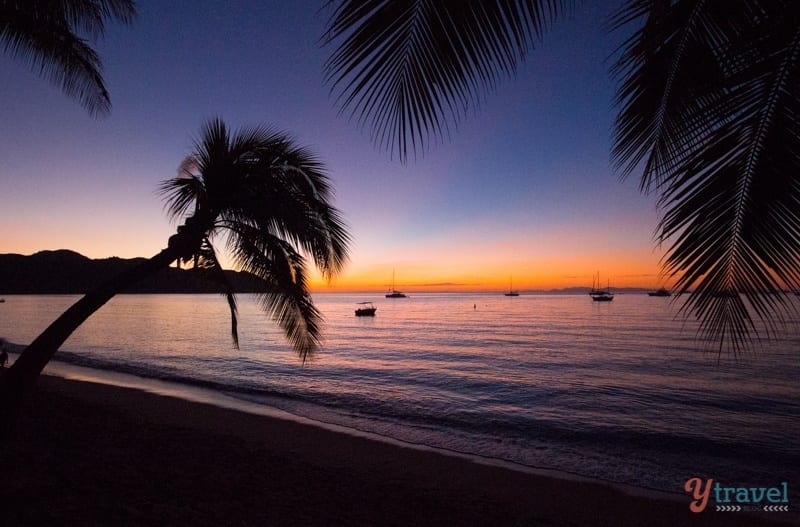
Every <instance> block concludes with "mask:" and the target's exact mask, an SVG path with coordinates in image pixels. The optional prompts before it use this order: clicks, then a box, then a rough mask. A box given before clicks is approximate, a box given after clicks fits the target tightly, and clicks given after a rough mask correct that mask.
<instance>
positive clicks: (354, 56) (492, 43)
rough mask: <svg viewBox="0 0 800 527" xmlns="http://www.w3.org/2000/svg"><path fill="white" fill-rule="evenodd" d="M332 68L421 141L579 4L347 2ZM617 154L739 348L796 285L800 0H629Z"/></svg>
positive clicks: (443, 128) (339, 84)
mask: <svg viewBox="0 0 800 527" xmlns="http://www.w3.org/2000/svg"><path fill="white" fill-rule="evenodd" d="M331 3H332V4H333V6H334V10H333V13H332V16H331V18H330V21H329V24H328V33H327V35H328V42H335V43H336V48H335V49H334V51H333V53H332V55H331V56H330V58H329V59H328V62H327V64H326V78H327V80H328V82H329V83H330V84H331V85H332V89H333V92H334V94H335V98H336V101H337V104H338V105H339V106H340V108H341V110H342V111H348V112H350V113H351V115H352V116H353V117H355V118H357V120H358V121H359V123H360V124H361V125H366V126H368V127H369V128H370V130H371V135H372V138H373V140H374V142H375V143H376V144H378V145H379V146H380V147H382V148H385V149H387V150H389V151H390V152H391V153H392V154H393V153H395V152H397V153H398V154H399V156H400V158H401V159H403V160H405V158H406V157H407V155H408V151H411V153H414V152H416V151H417V150H424V149H425V148H427V145H428V144H429V143H430V142H431V141H435V140H438V139H441V138H443V137H445V136H447V135H448V133H449V129H450V127H452V126H454V125H456V124H457V123H458V121H459V119H461V118H462V117H463V116H464V115H465V114H466V113H467V112H468V111H469V109H470V108H471V107H475V106H476V103H477V102H478V101H479V100H481V99H482V98H483V97H485V95H486V94H487V93H488V92H489V91H491V90H493V88H494V86H495V84H496V83H497V82H498V80H499V79H500V77H501V76H505V75H508V74H510V73H513V72H514V71H515V69H516V66H517V64H518V63H519V62H520V61H521V60H522V59H523V58H524V57H525V55H526V54H527V53H528V52H530V50H531V49H532V47H533V46H532V44H533V42H534V41H535V40H537V39H538V38H540V37H541V36H542V32H543V31H544V30H546V28H547V27H548V26H549V25H550V24H551V23H552V22H553V20H555V19H557V18H559V17H561V16H562V14H563V13H564V12H565V11H569V10H570V9H572V5H573V4H574V2H572V1H569V0H512V1H488V0H440V1H437V2H427V1H424V0H379V1H376V2H370V3H368V4H365V3H364V2H362V1H360V0H338V1H334V2H331ZM611 22H612V26H613V27H615V28H616V29H617V30H619V29H620V28H625V30H627V31H630V37H629V38H628V40H627V41H626V42H625V44H624V45H623V46H622V48H621V49H620V53H619V56H618V60H617V62H616V64H615V66H614V69H613V73H614V74H615V75H616V77H617V79H618V81H619V87H618V90H617V101H616V102H617V105H618V107H619V113H618V116H617V121H616V130H615V137H614V142H615V144H614V148H613V152H612V154H613V158H614V160H615V162H616V164H617V166H618V168H619V169H620V171H621V173H622V174H623V175H627V174H631V173H634V172H640V173H641V182H642V183H641V187H642V190H643V191H645V192H648V191H654V192H657V193H659V195H660V198H661V199H660V202H659V203H660V208H661V211H662V213H663V220H662V221H661V223H660V225H659V230H660V232H659V236H658V238H659V242H666V243H668V244H670V245H669V247H668V251H667V254H666V256H665V259H664V272H665V273H666V274H667V275H668V276H669V277H670V278H672V279H673V280H674V281H675V282H676V286H675V290H676V292H677V293H689V292H690V293H689V294H688V300H687V302H686V303H685V304H684V307H683V308H684V310H685V311H686V312H687V313H691V314H693V315H694V316H696V317H697V319H698V320H699V321H700V324H701V330H702V331H703V332H704V334H705V336H706V337H708V338H709V339H710V340H712V341H716V342H718V343H719V345H720V349H722V346H728V347H729V349H732V350H733V351H736V350H738V349H740V347H741V346H742V345H745V344H747V343H748V341H749V340H750V338H751V337H752V336H753V335H754V334H756V333H757V331H758V329H759V327H758V325H757V324H756V323H755V321H760V322H762V323H763V326H764V329H766V332H765V334H767V335H770V334H771V330H772V329H774V321H775V320H776V319H780V318H781V316H782V315H783V314H784V313H786V311H787V309H791V308H792V305H793V304H791V302H789V300H788V299H787V298H786V297H785V296H784V295H782V294H773V293H776V292H780V291H782V290H783V289H786V288H789V289H796V288H798V286H799V285H800V213H798V211H799V210H800V176H799V175H798V174H800V155H798V152H800V126H798V115H800V2H796V1H793V0H741V1H737V2H711V1H704V0H627V1H626V2H624V3H623V4H622V6H621V7H620V8H619V10H618V11H617V12H616V13H615V14H614V15H613V17H612V21H611Z"/></svg>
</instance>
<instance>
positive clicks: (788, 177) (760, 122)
mask: <svg viewBox="0 0 800 527" xmlns="http://www.w3.org/2000/svg"><path fill="white" fill-rule="evenodd" d="M643 17H644V18H645V21H644V22H643V23H641V28H640V29H639V30H638V31H637V32H636V33H635V34H634V35H633V37H631V39H630V40H629V41H628V42H627V43H626V45H625V47H624V50H623V52H622V54H621V56H620V59H619V61H618V62H617V65H616V73H617V75H618V76H619V77H620V78H621V85H620V89H619V92H618V102H619V104H620V105H621V110H620V113H619V116H618V119H617V132H616V138H615V147H614V156H615V158H616V160H617V162H618V164H619V166H620V167H621V168H622V170H623V173H625V174H629V173H631V172H633V171H635V170H639V169H641V170H642V183H641V184H642V188H643V189H645V190H657V191H658V192H659V193H660V194H661V200H660V205H661V207H663V210H664V216H663V220H662V222H661V224H660V226H659V230H660V232H659V239H660V240H661V241H668V240H669V242H670V243H671V245H670V248H669V252H668V254H667V255H666V257H665V262H664V264H665V271H666V272H667V273H669V274H670V275H672V276H673V277H676V278H677V283H676V288H677V289H678V291H679V292H686V291H688V290H690V289H693V292H692V294H691V295H690V296H689V299H688V301H687V302H686V304H685V305H684V309H685V310H687V311H688V312H691V313H694V314H695V315H696V316H697V317H698V318H699V319H700V321H701V322H702V331H703V333H704V334H705V335H706V336H707V337H710V338H713V339H714V340H716V341H718V342H719V345H720V349H722V347H723V346H726V345H727V346H729V348H730V349H733V350H734V351H736V350H738V349H740V348H741V346H742V345H744V344H746V343H747V342H748V340H749V339H750V337H751V336H752V335H754V334H758V330H759V327H758V326H759V325H760V326H762V327H763V329H764V330H765V333H766V335H767V336H769V335H770V334H771V332H772V330H773V329H774V321H775V320H780V317H781V315H782V314H783V313H784V312H785V309H786V307H787V306H789V305H791V304H789V303H788V302H787V301H786V299H785V297H784V296H783V295H782V294H774V293H781V292H782V290H783V288H785V287H791V288H796V287H797V286H798V284H799V283H800V177H798V170H799V169H800V157H799V156H800V126H798V125H799V122H798V117H799V116H800V97H799V96H800V93H798V88H800V68H798V59H800V4H798V3H796V2H791V1H786V2H782V1H772V0H771V1H769V2H761V1H744V0H741V1H736V2H703V1H685V0H684V1H678V2H655V1H646V0H640V1H635V2H629V3H628V5H627V6H626V7H625V8H624V9H622V10H621V11H620V12H619V13H618V15H617V17H616V20H615V22H616V24H617V26H621V25H624V24H628V23H630V22H632V21H639V20H640V19H641V18H643ZM753 315H755V319H757V320H759V321H760V322H761V323H762V324H759V325H757V324H756V323H755V321H754V317H753Z"/></svg>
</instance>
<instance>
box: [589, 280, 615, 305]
mask: <svg viewBox="0 0 800 527" xmlns="http://www.w3.org/2000/svg"><path fill="white" fill-rule="evenodd" d="M589 296H590V297H592V300H593V301H594V302H611V301H612V300H614V293H612V292H611V286H610V285H609V286H607V287H606V288H605V289H601V288H600V273H597V280H596V281H595V279H594V277H592V288H591V289H590V290H589Z"/></svg>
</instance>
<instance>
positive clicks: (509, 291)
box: [503, 276, 519, 296]
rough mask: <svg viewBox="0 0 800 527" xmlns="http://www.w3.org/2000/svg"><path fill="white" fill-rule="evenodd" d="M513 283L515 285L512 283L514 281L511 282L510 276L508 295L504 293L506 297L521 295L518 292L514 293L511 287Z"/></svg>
mask: <svg viewBox="0 0 800 527" xmlns="http://www.w3.org/2000/svg"><path fill="white" fill-rule="evenodd" d="M512 283H513V282H512V280H511V277H510V276H509V277H508V293H503V294H504V295H505V296H519V293H517V292H516V291H514V288H513V287H511V286H512Z"/></svg>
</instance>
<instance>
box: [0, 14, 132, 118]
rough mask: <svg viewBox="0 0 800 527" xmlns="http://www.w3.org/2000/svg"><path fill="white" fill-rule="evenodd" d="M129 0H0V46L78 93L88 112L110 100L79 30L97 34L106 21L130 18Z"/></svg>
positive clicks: (104, 110)
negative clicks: (79, 34)
mask: <svg viewBox="0 0 800 527" xmlns="http://www.w3.org/2000/svg"><path fill="white" fill-rule="evenodd" d="M135 16H136V9H135V7H134V2H133V0H92V1H89V2H87V1H85V0H22V1H21V0H0V46H2V48H3V51H5V52H6V53H8V54H10V55H12V56H14V57H16V58H19V59H22V60H23V61H25V62H28V63H29V64H30V65H31V68H32V69H33V70H34V71H37V72H38V73H39V74H41V75H42V76H43V77H46V78H48V79H49V80H50V81H51V82H53V83H54V84H57V85H60V86H61V89H62V90H64V93H66V94H67V95H69V96H70V97H76V98H77V99H78V100H79V101H80V102H81V104H82V105H83V107H84V108H86V110H88V111H89V113H90V114H92V115H97V114H105V113H108V111H109V110H110V108H111V100H110V98H109V95H108V91H107V90H106V87H105V83H104V82H103V77H102V75H101V71H102V63H101V62H100V58H99V57H98V55H97V53H95V51H94V50H93V49H92V48H91V47H90V46H89V45H88V44H87V43H86V41H85V40H84V39H82V38H80V37H79V36H78V34H77V32H78V31H83V32H86V33H88V35H89V36H90V37H101V36H102V35H103V32H104V30H105V23H106V20H109V19H111V20H117V21H119V22H122V23H126V24H127V23H130V22H131V21H132V20H133V18H134V17H135Z"/></svg>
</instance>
